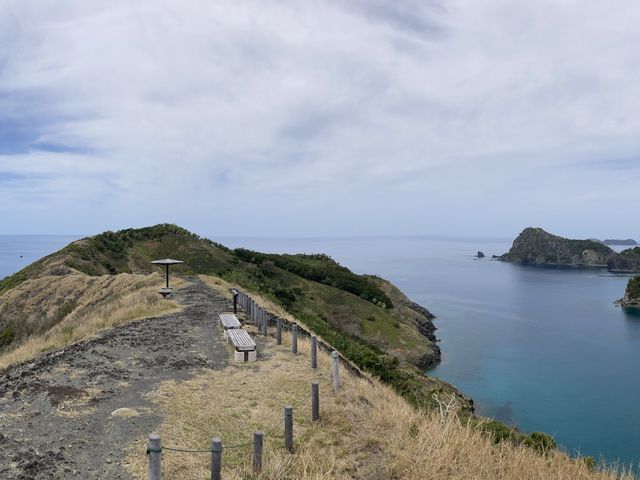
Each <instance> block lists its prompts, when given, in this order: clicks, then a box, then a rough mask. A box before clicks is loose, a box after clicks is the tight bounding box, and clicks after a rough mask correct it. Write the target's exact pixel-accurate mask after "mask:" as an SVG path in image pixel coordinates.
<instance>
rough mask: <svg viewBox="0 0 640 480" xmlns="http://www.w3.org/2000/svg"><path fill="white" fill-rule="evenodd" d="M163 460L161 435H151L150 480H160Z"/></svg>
mask: <svg viewBox="0 0 640 480" xmlns="http://www.w3.org/2000/svg"><path fill="white" fill-rule="evenodd" d="M161 460H162V443H161V441H160V435H158V434H157V433H155V432H154V433H152V434H151V435H149V480H160V462H161Z"/></svg>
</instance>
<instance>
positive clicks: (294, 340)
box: [291, 323, 298, 355]
mask: <svg viewBox="0 0 640 480" xmlns="http://www.w3.org/2000/svg"><path fill="white" fill-rule="evenodd" d="M291 352H292V353H293V354H294V355H295V354H296V353H298V325H296V324H295V323H294V324H293V325H292V326H291Z"/></svg>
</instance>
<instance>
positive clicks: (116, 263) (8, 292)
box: [0, 224, 453, 404]
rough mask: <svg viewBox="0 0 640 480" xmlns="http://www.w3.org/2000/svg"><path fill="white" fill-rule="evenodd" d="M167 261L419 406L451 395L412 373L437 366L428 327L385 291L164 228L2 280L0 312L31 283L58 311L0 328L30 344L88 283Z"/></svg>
mask: <svg viewBox="0 0 640 480" xmlns="http://www.w3.org/2000/svg"><path fill="white" fill-rule="evenodd" d="M165 257H174V258H178V259H180V260H183V261H184V262H185V263H184V264H183V265H178V266H175V267H173V268H172V271H173V272H175V273H177V274H206V275H214V276H216V277H219V278H222V279H225V280H227V281H229V282H232V283H233V284H235V285H238V286H239V287H242V288H245V289H247V290H250V291H252V292H255V293H259V294H261V295H263V296H264V297H265V298H268V299H270V300H271V301H273V302H274V303H276V304H278V305H280V306H281V307H282V308H283V309H284V310H286V311H287V312H288V313H290V314H292V315H295V316H296V317H297V318H299V319H302V320H304V321H305V322H306V323H307V324H308V325H309V327H311V328H313V329H314V330H316V331H318V333H319V334H321V335H323V336H325V337H326V338H327V340H328V341H330V342H332V343H334V344H335V345H336V346H337V347H338V348H340V349H341V350H343V353H344V354H345V355H346V356H347V357H348V358H350V359H351V360H352V361H354V362H355V363H356V364H357V365H359V366H360V367H361V368H363V369H365V370H367V371H369V372H371V373H373V374H375V375H378V376H380V377H381V378H383V379H385V381H388V382H390V384H392V385H393V386H394V388H396V389H397V390H398V391H399V392H402V393H403V394H405V395H407V398H410V399H411V401H413V402H414V403H416V404H419V403H421V402H422V403H429V402H431V396H430V392H431V391H433V390H434V389H435V390H442V389H446V390H449V391H453V388H452V387H450V386H448V385H446V384H445V383H444V382H440V381H438V380H436V379H427V378H426V377H424V376H423V375H422V372H421V371H420V369H419V368H417V367H416V366H418V365H419V366H420V367H424V366H426V365H430V364H433V363H434V362H435V361H436V360H437V359H438V358H439V349H438V347H437V345H436V344H435V342H433V341H432V340H430V339H428V338H427V337H425V336H424V335H423V334H421V333H420V331H419V328H418V324H419V323H420V322H424V321H428V320H429V317H426V316H425V314H424V312H423V311H421V310H419V309H415V308H412V307H411V306H410V305H411V304H410V302H408V299H407V298H406V297H405V296H404V295H403V294H402V293H401V292H399V291H397V290H394V289H393V288H392V287H391V286H390V284H388V282H384V281H382V280H381V279H374V278H372V277H368V276H364V275H356V274H354V273H353V272H351V271H349V270H348V269H347V268H345V267H342V266H340V265H339V264H338V263H336V262H335V261H333V260H332V259H331V258H329V257H328V256H326V255H273V254H261V253H258V252H252V251H249V250H243V249H237V250H230V249H228V248H226V247H223V246H221V245H219V244H217V243H215V242H212V241H210V240H207V239H203V238H201V237H199V236H197V235H195V234H193V233H190V232H188V231H187V230H184V229H183V228H180V227H178V226H175V225H168V224H163V225H156V226H153V227H146V228H141V229H127V230H121V231H119V232H105V233H103V234H100V235H96V236H95V237H89V238H85V239H82V240H79V241H77V242H73V243H71V244H70V245H68V246H67V247H65V248H63V249H62V250H61V251H59V252H57V253H55V254H53V255H49V256H47V257H45V258H43V259H41V260H39V261H37V262H35V263H34V264H32V265H30V266H28V267H26V268H25V269H23V270H21V271H20V272H18V273H16V274H15V275H13V276H11V277H8V278H7V279H5V280H3V281H2V283H1V284H0V299H1V300H0V301H1V303H2V304H3V305H14V304H15V301H14V300H13V298H12V295H14V294H15V292H20V291H23V290H24V289H26V290H29V289H32V288H34V286H35V285H36V284H34V283H31V282H38V281H42V284H47V282H52V283H54V284H55V285H56V290H57V291H59V292H62V293H64V295H61V296H63V297H64V298H62V299H60V303H52V302H51V301H47V302H46V304H47V305H55V309H53V310H52V311H49V312H46V315H43V316H42V315H41V316H36V315H29V314H28V312H20V313H19V314H18V315H7V314H3V313H2V311H0V328H6V327H7V326H12V327H13V328H17V329H18V330H16V337H15V339H14V340H13V342H12V343H13V344H14V345H16V344H18V343H20V342H22V341H23V340H24V339H25V338H26V337H27V336H29V335H34V334H42V333H43V332H45V331H47V330H48V329H50V328H52V327H53V326H54V325H56V324H57V323H59V322H61V321H62V320H63V319H64V318H65V317H66V315H67V314H68V312H67V310H69V309H70V308H71V306H72V305H73V304H72V303H69V302H73V301H75V299H74V298H73V293H72V292H78V291H82V289H83V288H85V287H84V284H85V283H87V284H89V283H91V282H94V281H99V282H103V281H107V280H100V279H109V278H112V277H111V276H113V275H118V276H119V275H120V274H140V273H149V272H152V271H153V269H154V268H156V269H157V267H153V266H152V265H150V263H149V262H150V261H151V260H153V259H158V258H165ZM105 275H107V276H105ZM109 275H111V276H109ZM25 282H27V283H25ZM67 283H68V291H65V290H64V289H65V285H66V284H67ZM102 288H103V289H104V290H105V291H107V292H110V294H113V292H118V291H119V290H118V289H116V288H114V287H109V286H107V285H102ZM65 292H66V293H65ZM43 304H45V303H43ZM407 305H409V306H407ZM52 308H53V307H52ZM12 319H13V320H12ZM15 319H20V320H19V321H16V320H15Z"/></svg>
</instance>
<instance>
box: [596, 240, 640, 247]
mask: <svg viewBox="0 0 640 480" xmlns="http://www.w3.org/2000/svg"><path fill="white" fill-rule="evenodd" d="M602 243H604V244H605V245H625V246H630V247H635V246H636V245H638V242H636V241H635V240H634V239H633V238H627V239H625V240H619V239H615V238H607V239H606V240H603V241H602Z"/></svg>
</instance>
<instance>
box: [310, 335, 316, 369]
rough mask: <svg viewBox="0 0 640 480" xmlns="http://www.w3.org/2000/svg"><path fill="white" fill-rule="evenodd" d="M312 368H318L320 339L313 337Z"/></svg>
mask: <svg viewBox="0 0 640 480" xmlns="http://www.w3.org/2000/svg"><path fill="white" fill-rule="evenodd" d="M311 368H318V337H316V336H315V335H313V336H312V337H311Z"/></svg>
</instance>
